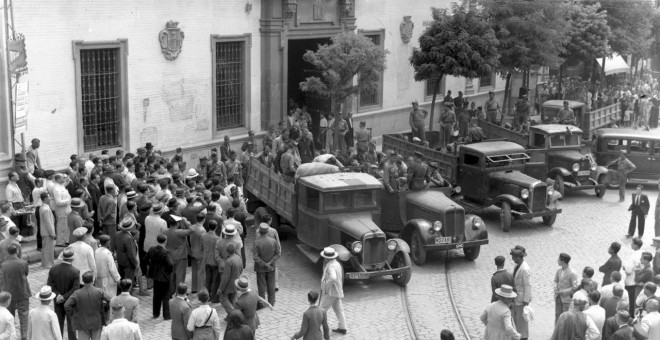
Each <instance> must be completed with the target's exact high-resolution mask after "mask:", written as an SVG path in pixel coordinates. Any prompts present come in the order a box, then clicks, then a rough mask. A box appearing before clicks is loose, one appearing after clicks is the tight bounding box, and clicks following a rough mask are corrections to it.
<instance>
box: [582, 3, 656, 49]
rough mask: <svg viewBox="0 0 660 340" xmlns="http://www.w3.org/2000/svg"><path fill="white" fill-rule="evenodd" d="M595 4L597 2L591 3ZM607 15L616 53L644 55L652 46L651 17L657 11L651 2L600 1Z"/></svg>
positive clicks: (612, 44)
mask: <svg viewBox="0 0 660 340" xmlns="http://www.w3.org/2000/svg"><path fill="white" fill-rule="evenodd" d="M589 2H590V3H594V2H596V1H589ZM598 2H599V3H600V4H601V6H602V7H601V11H605V12H606V13H607V24H608V25H609V26H610V29H611V30H612V36H611V38H610V46H611V47H612V50H613V51H614V52H617V53H619V54H621V55H625V54H644V53H645V51H648V49H649V48H650V45H651V41H650V40H651V37H650V35H651V16H652V15H653V12H654V11H655V10H654V8H653V6H652V4H651V2H649V1H634V0H631V1H621V0H599V1H598Z"/></svg>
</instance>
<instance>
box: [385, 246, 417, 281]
mask: <svg viewBox="0 0 660 340" xmlns="http://www.w3.org/2000/svg"><path fill="white" fill-rule="evenodd" d="M411 265H412V263H411V262H410V256H409V255H408V253H406V252H405V251H400V252H398V253H396V255H394V258H393V259H392V263H390V267H392V269H396V268H401V267H406V266H407V267H408V270H406V271H405V272H403V273H400V274H394V275H392V280H394V283H396V284H398V285H399V286H401V287H405V286H406V285H407V284H408V282H410V277H411V276H412V268H410V266H411Z"/></svg>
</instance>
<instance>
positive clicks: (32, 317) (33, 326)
mask: <svg viewBox="0 0 660 340" xmlns="http://www.w3.org/2000/svg"><path fill="white" fill-rule="evenodd" d="M55 296H57V294H55V293H53V290H52V289H51V287H50V286H43V287H41V290H40V291H39V294H37V295H36V296H35V297H36V298H37V299H39V300H41V303H40V304H39V306H37V307H35V308H33V309H32V310H30V314H29V316H28V327H27V339H28V340H33V339H34V340H62V332H61V331H60V324H59V322H58V321H57V315H56V314H55V312H54V311H53V310H52V309H51V308H50V302H51V301H52V300H53V299H55Z"/></svg>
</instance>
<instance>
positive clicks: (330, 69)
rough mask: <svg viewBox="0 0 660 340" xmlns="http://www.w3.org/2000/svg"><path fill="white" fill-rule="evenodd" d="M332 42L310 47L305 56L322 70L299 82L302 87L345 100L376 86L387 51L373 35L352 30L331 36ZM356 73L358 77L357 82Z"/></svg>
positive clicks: (382, 69)
mask: <svg viewBox="0 0 660 340" xmlns="http://www.w3.org/2000/svg"><path fill="white" fill-rule="evenodd" d="M331 40H332V44H325V45H320V46H319V49H318V50H317V51H316V52H314V51H307V52H306V53H305V54H304V55H303V59H304V60H305V61H306V62H308V63H310V64H312V65H313V66H314V68H315V69H317V70H318V71H320V73H321V77H316V76H312V77H307V78H306V79H305V81H303V82H300V89H301V90H302V91H306V92H307V91H311V92H316V93H318V94H320V95H322V96H328V97H330V98H332V99H334V100H335V101H342V100H344V99H346V98H347V97H348V96H350V95H356V94H359V93H360V91H363V90H374V89H376V87H377V86H378V85H379V82H380V81H379V79H380V77H381V75H382V73H383V71H384V70H385V61H386V55H387V53H388V52H387V51H384V50H383V49H382V48H380V47H379V46H376V45H375V44H374V43H373V42H372V41H371V39H369V38H367V37H365V36H363V35H361V34H355V33H352V32H345V33H340V34H337V35H335V36H333V37H332V38H331ZM355 76H357V77H358V79H359V81H358V82H354V81H353V79H354V78H355Z"/></svg>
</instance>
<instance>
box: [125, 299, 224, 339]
mask: <svg viewBox="0 0 660 340" xmlns="http://www.w3.org/2000/svg"><path fill="white" fill-rule="evenodd" d="M211 313H212V314H211ZM209 314H211V317H210V318H209ZM207 319H208V320H209V321H208V322H206V320H207ZM205 322H206V323H205ZM202 326H211V327H213V329H214V330H215V332H216V333H217V334H221V332H220V318H219V317H218V312H216V310H215V309H213V308H211V306H209V305H201V306H199V307H197V308H195V309H194V310H193V311H192V312H191V313H190V318H189V319H188V324H187V325H186V328H188V330H189V331H191V332H192V331H194V330H195V327H202ZM118 339H119V338H118Z"/></svg>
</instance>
